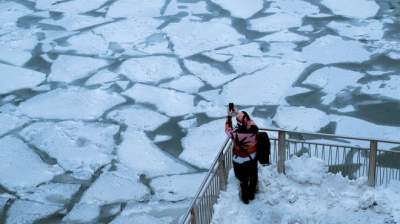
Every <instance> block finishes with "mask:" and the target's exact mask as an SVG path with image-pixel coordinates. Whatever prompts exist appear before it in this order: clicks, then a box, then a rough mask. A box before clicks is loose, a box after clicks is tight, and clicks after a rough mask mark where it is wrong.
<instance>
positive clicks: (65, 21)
mask: <svg viewBox="0 0 400 224" xmlns="http://www.w3.org/2000/svg"><path fill="white" fill-rule="evenodd" d="M109 21H111V19H106V18H103V17H94V16H85V15H79V14H72V13H66V14H63V17H62V18H60V19H56V20H55V19H44V20H41V21H40V23H43V24H48V25H53V26H61V27H63V28H65V29H66V30H68V31H73V30H80V29H84V28H87V27H91V26H94V25H98V24H102V23H105V22H109Z"/></svg>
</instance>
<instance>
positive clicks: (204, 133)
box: [179, 119, 227, 169]
mask: <svg viewBox="0 0 400 224" xmlns="http://www.w3.org/2000/svg"><path fill="white" fill-rule="evenodd" d="M224 124H225V120H224V119H219V120H215V121H212V122H209V123H206V124H203V125H201V126H200V127H195V128H190V129H189V130H188V134H187V135H186V136H185V137H184V138H183V139H182V147H183V149H184V150H183V152H182V153H181V154H180V155H179V158H181V159H183V160H185V161H187V162H189V163H190V164H193V165H195V166H197V167H200V168H205V169H208V168H210V166H211V163H212V161H213V159H214V158H215V156H216V155H217V153H218V150H219V146H220V145H222V143H223V141H224V140H225V139H226V138H227V136H226V134H225V132H224Z"/></svg>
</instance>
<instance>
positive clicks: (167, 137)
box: [153, 135, 173, 143]
mask: <svg viewBox="0 0 400 224" xmlns="http://www.w3.org/2000/svg"><path fill="white" fill-rule="evenodd" d="M172 138H173V137H172V136H170V135H156V137H154V140H153V142H154V143H159V142H165V141H169V140H171V139H172Z"/></svg>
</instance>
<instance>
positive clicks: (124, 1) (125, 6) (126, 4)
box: [106, 0, 164, 18]
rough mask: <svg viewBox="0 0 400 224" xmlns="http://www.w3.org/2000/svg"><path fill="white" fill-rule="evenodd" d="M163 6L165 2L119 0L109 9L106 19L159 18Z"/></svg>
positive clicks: (162, 0) (160, 0)
mask: <svg viewBox="0 0 400 224" xmlns="http://www.w3.org/2000/svg"><path fill="white" fill-rule="evenodd" d="M163 5H164V0H149V1H141V0H119V1H116V2H114V3H113V4H112V5H111V6H110V7H109V8H108V11H107V15H106V17H112V18H120V17H144V18H146V17H157V16H160V9H161V8H162V6H163ZM132 6H135V7H132Z"/></svg>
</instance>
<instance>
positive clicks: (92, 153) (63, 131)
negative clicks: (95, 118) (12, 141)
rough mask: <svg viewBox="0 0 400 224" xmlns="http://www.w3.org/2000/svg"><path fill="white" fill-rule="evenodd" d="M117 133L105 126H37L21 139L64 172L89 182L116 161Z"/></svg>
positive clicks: (77, 123) (25, 130)
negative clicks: (97, 173) (114, 159)
mask: <svg viewBox="0 0 400 224" xmlns="http://www.w3.org/2000/svg"><path fill="white" fill-rule="evenodd" d="M118 130H119V127H118V126H116V125H109V124H103V123H83V122H75V121H64V122H55V123H53V122H38V123H34V124H32V125H30V126H28V127H27V128H25V129H23V130H22V131H21V133H20V135H21V136H22V137H23V138H24V139H25V140H26V141H28V142H30V143H31V144H33V145H35V146H36V147H37V148H39V149H41V150H42V151H44V152H46V153H48V154H49V156H50V157H52V158H55V159H57V162H58V164H59V165H60V166H61V167H63V168H64V169H66V170H71V171H73V172H74V175H81V177H82V178H85V179H86V178H89V177H90V175H91V174H93V173H94V172H95V171H96V170H97V169H98V168H99V167H101V166H103V165H104V164H107V163H109V162H110V161H111V159H112V158H113V155H112V151H113V148H114V146H115V145H114V135H115V134H116V133H117V132H118Z"/></svg>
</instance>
